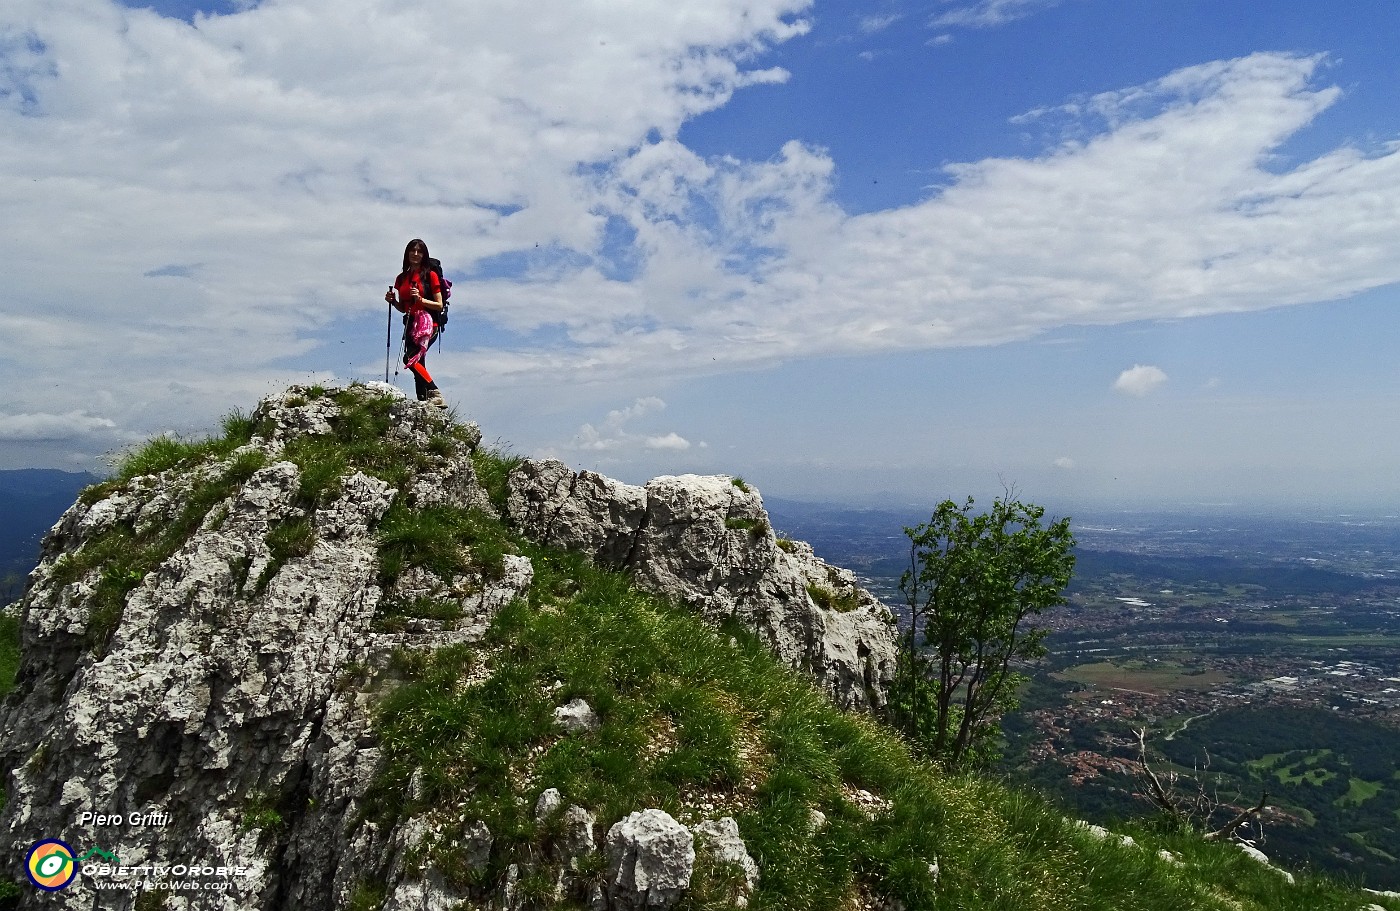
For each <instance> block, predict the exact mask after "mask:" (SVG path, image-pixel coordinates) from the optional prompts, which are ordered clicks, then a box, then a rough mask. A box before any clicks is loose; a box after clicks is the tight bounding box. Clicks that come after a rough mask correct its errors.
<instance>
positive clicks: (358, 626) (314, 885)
mask: <svg viewBox="0 0 1400 911" xmlns="http://www.w3.org/2000/svg"><path fill="white" fill-rule="evenodd" d="M390 388H391V387H381V388H361V389H359V390H350V391H347V392H345V393H344V394H343V395H348V396H350V398H349V399H346V398H344V397H343V396H342V397H341V398H340V400H339V403H338V401H337V398H336V397H333V396H332V395H330V394H329V393H325V394H318V393H317V392H316V391H313V390H310V389H307V388H298V387H293V388H292V389H289V390H288V391H287V392H285V393H283V394H281V395H277V396H272V397H270V398H268V399H265V400H264V401H263V402H262V403H260V405H259V406H258V409H257V411H256V412H255V413H254V414H253V415H252V420H253V421H254V422H255V423H256V424H257V425H258V426H259V427H260V428H261V430H262V433H260V434H259V435H257V436H254V437H253V439H252V441H251V442H250V443H249V444H248V445H246V446H243V447H241V448H240V449H237V450H234V451H233V452H232V453H231V454H229V455H227V456H226V457H224V458H222V459H213V460H210V461H207V462H205V463H203V464H201V465H199V466H198V467H197V468H194V469H193V470H190V469H179V470H176V469H172V470H168V471H165V472H161V473H159V474H155V475H150V476H144V477H137V478H134V479H132V480H131V481H129V482H127V483H124V484H120V485H114V487H113V489H111V490H110V491H109V492H107V494H106V496H100V497H99V498H96V499H90V500H89V501H83V500H80V501H79V502H78V503H75V504H74V505H73V506H72V507H71V508H70V509H69V510H68V511H67V512H66V513H65V514H64V516H63V517H62V518H61V519H60V521H59V522H58V524H57V525H56V526H55V527H54V529H53V530H52V531H51V532H50V533H49V535H48V536H47V538H46V540H45V544H44V551H43V556H42V560H41V563H40V565H39V566H38V567H37V568H36V569H35V570H34V572H33V573H32V574H31V582H30V588H29V591H28V593H27V595H26V597H25V599H24V601H23V602H22V605H21V608H22V626H21V630H22V642H23V660H22V665H21V668H20V671H19V676H18V680H17V683H16V688H15V691H14V692H13V693H12V694H11V696H10V697H9V698H8V699H7V700H6V701H5V703H4V704H3V707H2V708H0V771H3V773H4V775H5V776H6V778H7V782H6V787H7V792H8V798H9V799H8V801H7V803H6V805H5V807H4V809H3V811H0V850H3V853H4V855H5V856H6V857H7V858H18V859H19V860H21V861H22V860H23V858H24V857H25V856H26V851H28V849H29V847H30V844H31V843H32V842H34V841H35V839H36V833H38V834H39V835H42V834H44V833H49V834H52V835H56V834H58V833H62V834H63V835H64V836H65V837H66V838H67V839H68V840H69V842H70V843H71V844H72V845H73V847H74V849H75V851H87V850H89V849H91V848H93V847H99V848H100V849H101V850H102V851H103V852H105V853H106V854H110V855H112V856H113V857H118V858H119V859H120V867H124V868H129V869H138V870H139V869H141V868H142V867H147V866H150V865H155V864H164V865H166V866H167V867H169V866H175V865H179V864H181V863H183V864H184V865H185V866H188V867H192V868H194V869H197V870H201V871H204V870H207V871H208V873H214V874H217V871H218V870H219V869H220V868H225V869H226V870H232V871H236V874H225V876H224V878H225V879H226V880H227V882H228V883H229V888H228V889H227V890H223V891H217V892H213V891H211V892H201V893H199V897H198V900H197V901H193V900H191V901H190V903H189V904H188V907H199V908H211V909H212V908H225V909H229V911H233V909H249V908H269V909H270V908H331V907H342V906H344V904H345V903H346V901H347V899H348V897H349V895H350V894H351V892H352V891H353V889H354V886H355V883H356V881H357V880H358V878H359V877H360V876H361V874H362V873H363V869H364V868H365V867H367V866H377V865H380V864H382V863H387V862H388V858H390V857H391V856H392V855H393V853H394V852H395V851H398V850H401V849H402V840H403V837H404V836H403V833H394V832H382V831H376V830H375V828H374V827H373V826H372V825H364V826H358V827H349V826H347V824H346V821H347V819H350V818H352V817H353V816H354V814H355V812H356V808H357V807H358V806H359V804H360V802H361V801H362V799H363V797H364V794H365V792H366V789H367V788H368V786H369V783H370V781H371V779H372V777H373V775H374V774H375V772H376V770H377V769H378V766H379V750H378V748H377V747H376V746H375V745H374V740H373V736H372V732H371V730H370V715H369V712H368V711H367V708H366V696H365V694H363V693H360V692H357V691H355V690H354V689H353V688H349V687H343V686H341V685H340V683H341V681H342V679H343V678H344V677H345V675H346V674H348V673H351V672H352V671H351V669H353V668H355V667H366V668H369V667H373V666H374V665H375V664H376V663H379V664H381V665H382V664H383V663H384V661H385V659H386V656H387V655H388V653H389V651H390V650H391V649H392V648H393V647H395V646H404V645H407V646H410V647H432V646H433V645H437V644H441V640H442V639H443V638H448V639H453V638H455V639H456V640H462V639H471V638H473V637H479V636H480V634H481V632H482V631H484V628H485V625H486V624H487V623H489V621H490V616H491V614H492V613H493V612H494V611H495V610H498V609H499V608H500V606H502V605H503V604H505V603H508V602H509V601H510V600H512V599H513V598H515V597H517V596H519V595H520V594H521V593H522V592H523V591H524V589H525V588H526V587H527V586H528V585H529V568H528V561H524V565H521V564H520V562H519V561H518V560H517V561H516V562H515V563H512V564H511V565H509V566H508V567H507V572H506V573H505V574H504V575H503V577H502V578H501V579H499V580H495V579H493V580H483V579H476V580H472V582H471V584H462V583H463V582H464V580H461V579H458V580H451V579H439V578H435V577H432V575H431V573H423V572H419V573H417V574H415V575H414V576H413V577H412V578H409V579H404V580H400V581H401V582H402V583H403V584H405V585H410V586H411V585H413V584H417V585H420V586H424V587H427V588H431V589H434V590H435V591H436V592H437V594H438V595H439V596H440V597H449V596H450V595H449V594H448V592H450V590H452V589H453V588H454V584H455V587H456V589H457V590H459V591H464V592H469V594H464V595H463V596H461V602H462V605H461V606H462V613H463V616H464V618H466V621H467V622H464V623H463V624H462V626H461V628H460V629H456V630H452V631H444V630H443V629H442V625H439V627H438V628H437V629H436V630H428V631H427V632H429V633H435V634H436V635H426V636H420V637H418V638H419V640H420V641H417V642H414V641H411V640H413V639H414V636H413V635H411V634H406V633H403V632H389V631H384V630H381V629H377V628H376V625H375V623H374V620H375V616H376V612H377V610H378V609H379V608H380V607H381V602H382V601H383V600H384V599H385V598H386V597H387V596H388V595H387V593H386V591H385V589H384V587H383V586H382V585H381V583H380V579H379V573H380V553H379V548H380V543H379V541H378V540H377V537H376V529H377V528H378V526H379V524H380V522H381V520H382V519H383V517H384V515H385V513H386V511H387V510H388V509H389V507H390V505H391V504H392V503H393V502H394V501H395V500H396V499H397V498H400V497H403V496H408V497H410V498H418V499H421V500H425V501H429V500H430V501H431V502H434V503H452V504H456V505H462V506H481V505H483V504H485V505H486V506H489V500H488V498H487V497H486V494H485V492H484V491H483V490H482V489H481V487H480V485H479V484H478V483H477V482H476V478H475V475H474V472H473V469H472V461H471V458H470V456H471V452H472V449H473V447H474V446H475V444H476V442H477V441H479V439H480V435H479V433H478V432H476V431H475V429H474V428H469V427H468V428H459V429H458V431H457V434H456V436H455V437H450V436H447V435H445V433H444V431H445V430H446V429H447V419H446V418H445V417H444V416H442V415H440V414H434V413H433V409H430V408H427V407H423V406H420V405H418V404H416V403H412V402H409V401H407V400H405V399H403V398H402V396H396V397H395V398H393V400H392V401H391V403H390V404H389V406H388V411H389V413H388V414H387V415H385V417H386V418H387V425H388V426H389V427H390V428H391V429H390V431H389V432H390V433H391V434H393V435H396V436H397V437H398V438H399V440H400V442H402V443H403V444H404V445H405V446H408V447H412V448H414V449H416V450H418V451H421V452H424V453H430V454H431V455H428V456H425V457H424V459H423V460H422V464H421V465H420V466H419V470H418V471H417V472H415V473H414V474H413V475H412V477H411V478H410V483H409V484H408V485H405V488H406V490H407V493H405V490H402V489H395V488H393V487H390V486H389V485H388V484H387V483H385V482H384V481H381V480H378V479H376V478H373V477H370V476H368V475H366V474H364V473H362V472H358V471H355V472H350V473H348V474H346V475H345V476H343V477H340V478H336V479H334V480H335V483H334V485H333V486H331V487H329V488H327V494H326V495H325V496H324V497H321V498H319V499H311V498H308V497H307V496H306V495H305V494H304V491H303V486H304V483H305V482H306V478H305V476H304V474H303V472H302V471H301V469H299V468H298V467H297V465H296V464H295V463H294V462H292V461H290V460H288V459H286V458H284V457H283V456H284V453H285V450H286V447H287V446H289V445H292V444H293V443H294V442H295V441H297V440H304V439H306V438H307V437H309V436H326V435H329V434H331V433H332V432H333V426H334V425H335V423H336V421H337V420H338V418H339V417H340V415H341V413H342V412H343V411H345V410H346V408H347V407H349V406H350V405H353V404H354V402H355V400H356V397H357V396H358V397H373V398H377V399H382V398H383V397H384V396H385V395H386V392H387V391H388V390H389V389H390ZM433 440H437V441H439V442H437V443H433V442H432V441H433ZM442 440H448V441H449V443H450V445H443V444H442V443H441V442H440V441H442ZM258 466H260V467H258ZM428 489H431V490H432V494H431V497H429V496H427V495H426V494H424V493H422V491H425V490H428ZM211 491H212V493H211ZM415 491H417V492H415ZM99 493H101V491H100V490H99ZM199 510H202V511H199ZM184 526H187V531H186V532H185V533H184V534H183V535H177V534H176V533H177V531H178V530H180V529H181V528H182V527H184ZM151 554H155V556H151ZM141 559H145V560H146V561H147V562H148V563H151V562H153V563H154V565H153V568H151V569H149V571H145V572H144V574H143V573H142V572H141V571H140V570H136V569H128V568H126V567H129V566H133V565H136V566H140V565H141V564H140V562H139V560H141ZM522 559H523V558H522ZM114 590H115V591H116V592H117V596H115V597H114V595H113V592H114ZM274 834H275V835H276V836H277V837H273V835H274ZM180 859H185V860H184V861H183V862H182V861H181V860H180ZM13 868H14V869H17V867H13ZM155 872H156V871H148V872H147V873H146V874H144V875H145V876H146V878H148V879H159V878H160V877H159V876H156V875H154V873H155ZM174 875H175V874H172V873H170V872H169V871H168V870H167V871H166V872H165V874H164V876H165V878H167V879H168V878H171V877H173V876H174ZM204 875H205V874H201V876H204ZM188 878H191V879H193V878H195V877H188ZM128 881H129V877H128ZM94 882H95V879H94V878H93V877H89V876H81V877H78V878H77V879H76V880H75V881H74V883H73V884H72V885H71V886H70V887H68V888H66V889H64V890H62V891H59V892H55V893H53V894H51V895H50V894H45V893H41V892H39V891H38V890H31V891H28V892H25V893H23V895H24V898H23V899H22V903H21V906H22V907H27V906H29V905H33V906H35V907H38V906H39V904H41V903H42V904H43V906H44V907H64V908H93V907H101V908H126V907H131V902H133V901H134V899H135V896H136V894H138V893H136V892H130V891H127V892H120V891H112V892H103V893H102V894H101V895H100V896H98V895H97V894H96V892H95V890H94V888H93V883H94ZM174 894H176V893H172V895H174ZM180 894H181V895H184V893H180ZM185 898H186V899H187V898H188V896H187V895H186V896H185ZM41 900H42V901H41ZM184 906H185V905H182V907H184Z"/></svg>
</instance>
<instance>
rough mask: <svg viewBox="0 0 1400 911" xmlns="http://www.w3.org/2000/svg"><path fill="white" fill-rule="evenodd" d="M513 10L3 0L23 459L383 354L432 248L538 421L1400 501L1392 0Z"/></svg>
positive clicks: (691, 443)
mask: <svg viewBox="0 0 1400 911" xmlns="http://www.w3.org/2000/svg"><path fill="white" fill-rule="evenodd" d="M523 8H524V7H522V6H521V5H520V4H512V3H509V2H494V3H487V2H472V3H464V2H444V3H440V4H435V5H433V7H432V13H431V15H429V14H428V13H427V12H426V10H427V9H428V7H422V8H417V7H413V6H411V5H409V4H405V3H402V2H389V0H340V2H335V0H280V2H279V0H264V2H262V3H252V2H234V0H227V2H207V3H205V4H203V5H202V6H201V5H191V4H186V3H179V2H174V0H162V2H160V3H155V4H136V3H130V4H120V3H115V2H112V0H61V2H52V0H15V2H11V3H7V4H6V5H5V8H4V9H3V10H0V161H2V162H4V166H3V167H0V204H3V206H4V210H5V212H6V213H7V217H6V219H5V220H4V223H3V224H0V270H3V272H4V275H3V276H0V279H3V281H4V283H5V287H7V288H8V289H9V294H8V295H7V296H6V298H4V299H3V300H4V303H3V305H0V346H3V348H4V358H3V360H0V375H2V376H3V381H4V383H5V388H6V390H7V395H6V398H5V400H4V401H3V402H0V467H24V466H45V467H62V468H72V469H76V468H90V469H91V468H100V467H101V465H102V464H103V459H104V458H110V457H111V454H112V453H114V452H119V451H120V450H121V449H122V448H123V447H126V446H130V445H132V444H133V443H134V442H136V441H139V440H141V439H144V438H146V437H148V436H150V435H152V434H154V433H160V432H172V433H186V434H197V433H201V432H207V431H209V430H210V429H212V428H214V427H215V426H217V421H218V418H219V417H220V416H221V415H222V414H225V413H227V412H228V411H230V410H232V409H233V408H243V409H245V410H246V409H248V408H250V407H251V406H252V404H253V403H254V402H255V401H256V399H257V398H258V397H259V396H261V395H263V394H265V393H267V392H269V391H272V390H275V389H278V388H281V387H283V386H285V385H286V384H287V383H290V382H296V381H307V380H317V381H346V380H351V379H373V378H375V377H376V376H377V377H378V378H380V379H382V378H383V370H384V347H385V340H384V332H385V316H386V314H385V310H384V305H383V302H382V293H383V288H384V287H386V286H387V284H388V282H389V280H390V279H391V278H392V276H393V274H394V272H395V271H396V269H397V263H398V261H399V259H400V257H401V252H402V249H403V245H404V243H405V242H406V241H407V239H408V238H409V237H414V236H421V237H424V238H425V239H426V240H427V241H428V244H429V246H430V248H431V249H432V251H433V253H434V254H435V255H437V256H439V257H441V258H442V259H443V260H444V262H445V263H446V264H447V266H448V271H449V275H451V277H453V278H454V280H455V281H456V293H455V294H454V309H453V315H452V322H451V324H450V327H449V331H448V333H447V335H446V337H445V339H444V344H443V348H442V350H441V352H440V353H439V352H438V351H436V350H435V351H434V352H433V354H432V355H431V356H430V359H429V366H430V367H431V368H432V369H433V371H434V373H435V374H437V375H438V377H439V380H440V382H441V385H442V386H443V388H444V390H445V392H446V394H447V397H448V399H449V401H451V402H452V403H453V404H454V405H455V406H456V407H457V409H458V412H459V414H460V415H462V416H463V417H467V418H471V419H474V420H477V421H478V422H479V423H480V424H481V426H482V428H483V431H484V433H485V435H486V438H487V439H488V440H492V439H497V440H500V441H502V442H504V443H507V444H509V445H510V446H512V447H513V448H514V449H516V450H518V451H521V452H524V453H527V454H536V455H552V456H556V457H559V458H562V459H564V460H565V461H567V462H569V463H570V464H573V465H575V466H576V467H588V468H594V469H597V470H600V471H603V472H605V473H608V474H611V475H613V476H616V477H619V478H622V479H624V480H628V481H633V482H640V481H644V480H645V479H646V478H648V477H650V476H653V475H657V474H671V473H683V472H699V473H727V474H738V475H743V476H744V477H745V478H746V479H748V480H749V481H751V482H753V483H754V484H756V485H757V486H758V487H759V489H760V490H762V491H763V492H765V493H766V494H769V495H779V496H786V497H798V498H805V499H823V500H844V501H849V502H864V503H875V502H881V503H884V502H900V503H907V502H918V503H929V502H933V501H936V500H937V499H941V498H943V497H946V496H952V497H959V498H960V497H961V496H963V495H965V494H968V493H971V494H975V495H978V496H989V495H992V494H995V493H997V492H999V491H1000V489H1001V487H1002V484H1003V483H1014V484H1016V485H1017V486H1018V488H1019V489H1020V490H1021V491H1022V493H1023V494H1025V495H1026V496H1027V497H1029V498H1031V499H1036V500H1039V501H1042V502H1047V503H1050V504H1053V505H1054V506H1055V507H1056V508H1058V509H1061V510H1064V511H1070V510H1073V509H1075V508H1087V507H1093V508H1101V507H1112V506H1115V505H1122V506H1134V507H1137V506H1173V507H1190V506H1193V505H1197V506H1198V505H1202V504H1211V505H1225V506H1229V507H1232V508H1248V509H1255V508H1278V507H1281V506H1287V507H1305V508H1309V509H1324V510H1348V509H1356V508H1358V507H1368V508H1369V507H1374V508H1379V509H1382V510H1394V509H1400V473H1397V472H1395V470H1394V467H1395V464H1396V458H1395V455H1396V453H1397V452H1400V408H1397V406H1400V372H1397V370H1396V368H1395V366H1394V363H1395V359H1394V357H1393V356H1392V354H1391V348H1392V345H1393V341H1392V340H1393V339H1395V338H1397V331H1396V330H1397V329H1400V325H1397V323H1400V317H1398V316H1397V313H1400V309H1397V303H1400V290H1397V283H1400V103H1397V102H1396V101H1395V99H1394V92H1393V89H1394V86H1395V85H1396V84H1397V83H1398V82H1400V57H1397V55H1396V54H1395V53H1394V49H1393V43H1392V39H1393V36H1394V35H1396V34H1400V7H1397V5H1396V4H1394V3H1392V2H1388V0H1385V2H1382V0H1371V2H1365V0H1362V2H1353V3H1348V4H1344V5H1341V6H1337V5H1334V4H1323V3H1320V2H1302V0H1284V2H1278V3H1273V4H1269V5H1267V6H1261V5H1260V4H1257V3H1247V2H1237V0H1215V2H1184V0H1141V2H1134V3H1121V2H1106V0H1061V2H1053V0H938V2H933V3H929V2H924V3H920V4H913V3H904V2H897V0H865V2H856V0H845V2H830V3H828V2H820V0H817V2H808V0H649V2H641V0H637V2H630V3H621V2H617V0H592V2H587V0H555V2H546V3H543V4H539V3H536V4H531V5H530V6H529V7H528V9H529V11H530V14H529V15H528V16H522V15H521V10H522V9H523ZM396 382H398V384H399V385H400V386H401V387H404V388H408V386H409V385H410V384H408V383H407V382H406V378H405V377H403V376H399V377H397V379H396Z"/></svg>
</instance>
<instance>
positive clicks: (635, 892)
mask: <svg viewBox="0 0 1400 911" xmlns="http://www.w3.org/2000/svg"><path fill="white" fill-rule="evenodd" d="M604 850H605V851H606V853H607V868H606V870H605V871H604V872H605V876H606V880H605V885H604V895H605V896H606V899H607V903H608V904H607V907H608V908H610V909H618V911H622V909H643V908H646V909H652V908H655V909H666V908H669V907H671V906H672V905H674V904H675V903H676V902H677V901H678V900H679V899H680V897H681V895H682V893H684V892H685V890H686V889H687V888H689V887H690V877H691V874H692V873H693V872H694V870H695V841H694V838H693V837H692V836H691V834H690V830H689V829H687V828H686V827H685V826H683V825H681V824H680V823H679V822H677V821H676V820H675V819H673V818H672V817H671V815H670V814H669V813H667V812H665V811H664V810H655V809H651V810H641V811H639V812H636V813H633V814H631V815H630V816H628V817H626V818H625V819H622V820H620V821H618V822H617V823H615V824H614V825H613V827H612V828H610V829H609V830H608V835H607V838H606V839H605V841H604Z"/></svg>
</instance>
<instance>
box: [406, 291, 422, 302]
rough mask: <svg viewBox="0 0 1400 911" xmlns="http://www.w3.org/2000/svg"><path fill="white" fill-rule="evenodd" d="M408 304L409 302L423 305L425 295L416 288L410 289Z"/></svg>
mask: <svg viewBox="0 0 1400 911" xmlns="http://www.w3.org/2000/svg"><path fill="white" fill-rule="evenodd" d="M408 302H409V303H410V304H421V303H423V295H422V293H421V292H420V291H419V290H418V288H417V287H414V288H411V289H409V292H408Z"/></svg>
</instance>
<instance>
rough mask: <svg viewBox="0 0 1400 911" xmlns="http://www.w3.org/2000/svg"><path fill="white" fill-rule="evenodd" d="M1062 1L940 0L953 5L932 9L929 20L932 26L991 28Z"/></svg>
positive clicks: (1057, 4) (1023, 17) (1056, 4)
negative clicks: (939, 10) (941, 8)
mask: <svg viewBox="0 0 1400 911" xmlns="http://www.w3.org/2000/svg"><path fill="white" fill-rule="evenodd" d="M1061 2H1063V0H979V2H977V3H961V2H958V0H943V3H944V5H945V6H947V5H950V4H951V5H952V8H951V9H946V10H944V11H943V12H939V13H935V14H934V15H933V17H932V18H931V19H930V20H929V24H930V25H931V26H932V27H934V28H956V27H962V28H993V27H995V26H998V25H1005V24H1006V23H1008V22H1014V21H1016V20H1017V19H1025V18H1026V17H1027V16H1033V15H1035V14H1036V13H1038V12H1040V11H1042V10H1045V9H1049V8H1050V7H1053V6H1059V5H1060V3H1061Z"/></svg>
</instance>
